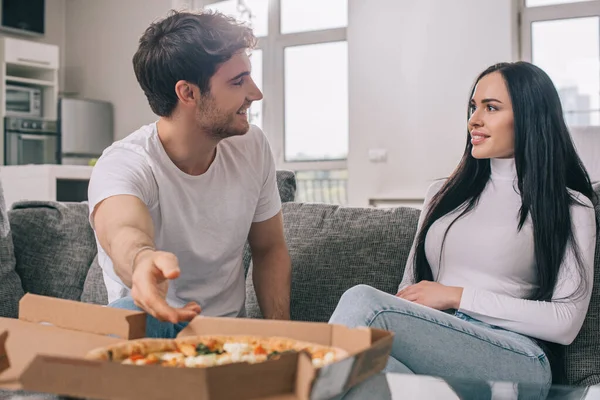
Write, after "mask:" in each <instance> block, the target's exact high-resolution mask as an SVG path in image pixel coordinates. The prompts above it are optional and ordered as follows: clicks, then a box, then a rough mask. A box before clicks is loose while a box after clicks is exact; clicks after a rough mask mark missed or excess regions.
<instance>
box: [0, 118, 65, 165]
mask: <svg viewBox="0 0 600 400" xmlns="http://www.w3.org/2000/svg"><path fill="white" fill-rule="evenodd" d="M4 164H5V165H26V164H60V131H59V129H58V124H57V122H56V121H44V120H41V119H33V118H17V117H6V118H4Z"/></svg>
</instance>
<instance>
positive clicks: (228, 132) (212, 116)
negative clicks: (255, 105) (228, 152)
mask: <svg viewBox="0 0 600 400" xmlns="http://www.w3.org/2000/svg"><path fill="white" fill-rule="evenodd" d="M248 110H249V108H248ZM247 112H248V111H247ZM237 116H238V114H237V113H234V114H231V113H229V114H225V113H224V112H223V111H221V110H219V108H217V107H216V106H215V104H214V100H213V98H212V97H211V96H210V95H209V96H207V97H205V98H203V100H202V103H201V104H200V105H199V107H198V111H197V114H196V120H197V121H198V123H199V125H200V127H201V128H202V130H204V131H205V132H208V134H209V135H210V136H211V137H212V138H213V139H217V140H222V139H227V138H229V137H232V136H241V135H245V134H246V133H247V132H248V130H249V129H250V124H249V123H246V124H244V125H240V124H239V122H237V121H236V120H237V119H238V118H237Z"/></svg>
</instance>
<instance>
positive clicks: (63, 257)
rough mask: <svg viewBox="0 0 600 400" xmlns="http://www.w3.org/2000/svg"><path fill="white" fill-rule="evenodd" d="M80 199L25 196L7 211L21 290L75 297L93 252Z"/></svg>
mask: <svg viewBox="0 0 600 400" xmlns="http://www.w3.org/2000/svg"><path fill="white" fill-rule="evenodd" d="M87 215H88V207H87V204H85V203H58V202H46V201H44V202H41V201H26V202H19V203H16V204H14V205H13V209H12V210H11V211H9V218H10V225H11V229H12V236H13V241H14V246H15V254H16V259H17V266H16V271H17V273H18V274H19V276H20V277H21V281H22V283H23V289H24V290H25V291H26V292H31V293H35V294H40V295H44V296H52V297H59V298H62V299H70V300H79V299H80V297H81V292H82V289H83V283H84V281H85V278H86V275H87V272H88V269H89V267H90V263H91V262H92V260H93V259H94V255H95V254H96V242H95V239H94V232H93V231H92V230H91V228H90V225H89V222H88V218H87Z"/></svg>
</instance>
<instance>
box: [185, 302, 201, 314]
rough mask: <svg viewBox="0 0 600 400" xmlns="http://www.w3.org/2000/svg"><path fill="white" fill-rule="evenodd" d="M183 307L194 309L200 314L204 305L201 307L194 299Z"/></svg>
mask: <svg viewBox="0 0 600 400" xmlns="http://www.w3.org/2000/svg"><path fill="white" fill-rule="evenodd" d="M183 308H184V309H185V310H188V311H194V312H195V313H196V314H200V313H201V312H202V307H200V306H199V305H198V303H196V302H194V301H191V302H189V303H187V304H186V305H185V306H184V307H183Z"/></svg>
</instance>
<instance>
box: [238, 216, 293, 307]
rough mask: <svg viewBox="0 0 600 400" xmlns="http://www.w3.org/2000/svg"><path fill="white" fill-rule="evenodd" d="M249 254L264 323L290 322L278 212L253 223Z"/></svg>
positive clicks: (287, 272)
mask: <svg viewBox="0 0 600 400" xmlns="http://www.w3.org/2000/svg"><path fill="white" fill-rule="evenodd" d="M248 241H249V243H250V248H251V250H252V262H253V272H252V280H253V281H254V289H255V291H256V297H257V299H258V304H259V306H260V309H261V311H262V314H263V317H264V318H265V319H290V289H291V276H292V268H291V261H290V256H289V254H288V250H287V245H286V243H285V237H284V235H283V217H282V214H281V211H280V212H279V213H277V215H275V216H274V217H273V218H270V219H268V220H266V221H263V222H255V223H253V224H252V227H251V228H250V234H249V236H248Z"/></svg>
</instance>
